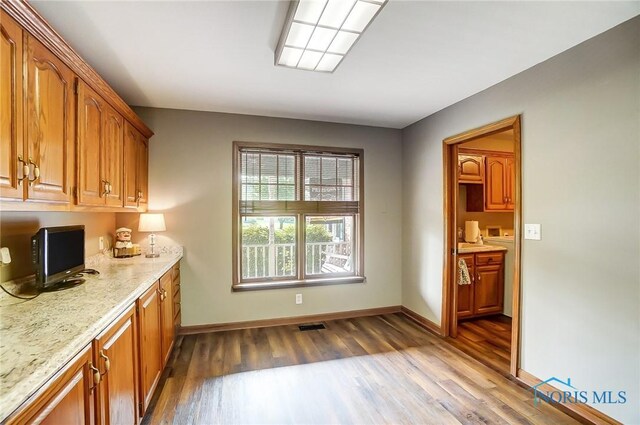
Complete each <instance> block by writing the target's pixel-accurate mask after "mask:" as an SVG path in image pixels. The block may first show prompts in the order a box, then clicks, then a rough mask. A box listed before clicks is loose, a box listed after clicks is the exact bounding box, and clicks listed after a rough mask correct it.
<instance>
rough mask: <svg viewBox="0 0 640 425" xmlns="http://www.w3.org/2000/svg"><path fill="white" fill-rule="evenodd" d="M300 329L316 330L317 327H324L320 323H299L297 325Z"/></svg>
mask: <svg viewBox="0 0 640 425" xmlns="http://www.w3.org/2000/svg"><path fill="white" fill-rule="evenodd" d="M298 328H300V330H301V331H316V330H318V329H326V328H325V327H324V325H323V324H322V323H315V324H311V325H300V326H298Z"/></svg>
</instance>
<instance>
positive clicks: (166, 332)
mask: <svg viewBox="0 0 640 425" xmlns="http://www.w3.org/2000/svg"><path fill="white" fill-rule="evenodd" d="M160 314H161V316H162V320H161V322H162V365H163V366H164V365H166V364H167V361H168V360H169V355H170V354H171V349H172V348H173V338H174V336H175V328H174V320H173V318H174V315H173V270H169V271H168V272H167V273H165V274H164V275H163V276H162V277H161V278H160Z"/></svg>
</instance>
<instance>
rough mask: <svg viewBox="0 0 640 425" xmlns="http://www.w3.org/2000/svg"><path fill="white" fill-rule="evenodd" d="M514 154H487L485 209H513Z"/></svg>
mask: <svg viewBox="0 0 640 425" xmlns="http://www.w3.org/2000/svg"><path fill="white" fill-rule="evenodd" d="M513 161H514V159H513V157H512V156H487V158H486V166H485V172H486V181H485V198H484V199H485V203H484V209H485V211H513V206H514V200H513V194H514V190H513V186H514V179H515V167H514V162H513Z"/></svg>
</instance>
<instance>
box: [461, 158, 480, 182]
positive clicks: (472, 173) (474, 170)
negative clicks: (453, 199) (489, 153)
mask: <svg viewBox="0 0 640 425" xmlns="http://www.w3.org/2000/svg"><path fill="white" fill-rule="evenodd" d="M483 161H484V158H483V157H482V155H458V181H459V182H460V183H482V182H483V180H484V178H483V177H484V173H483V171H484V170H483V169H484V163H483Z"/></svg>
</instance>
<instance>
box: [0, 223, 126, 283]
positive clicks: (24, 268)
mask: <svg viewBox="0 0 640 425" xmlns="http://www.w3.org/2000/svg"><path fill="white" fill-rule="evenodd" d="M136 216H137V214H136ZM115 221H116V220H115V214H114V213H84V212H6V211H3V212H2V214H0V246H6V247H8V248H9V249H10V250H11V260H12V261H11V264H9V265H8V266H6V267H2V269H1V273H2V274H1V275H0V282H5V281H7V280H11V279H15V278H18V277H24V276H28V275H30V274H32V273H33V267H32V265H31V248H30V242H31V236H33V235H34V234H35V233H36V232H37V231H38V229H39V228H41V227H48V226H66V225H72V224H84V226H85V239H86V240H85V253H86V256H90V255H94V254H97V253H98V252H99V245H98V238H99V237H100V236H104V237H105V246H108V245H109V244H110V243H111V240H112V238H113V233H114V230H115Z"/></svg>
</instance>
